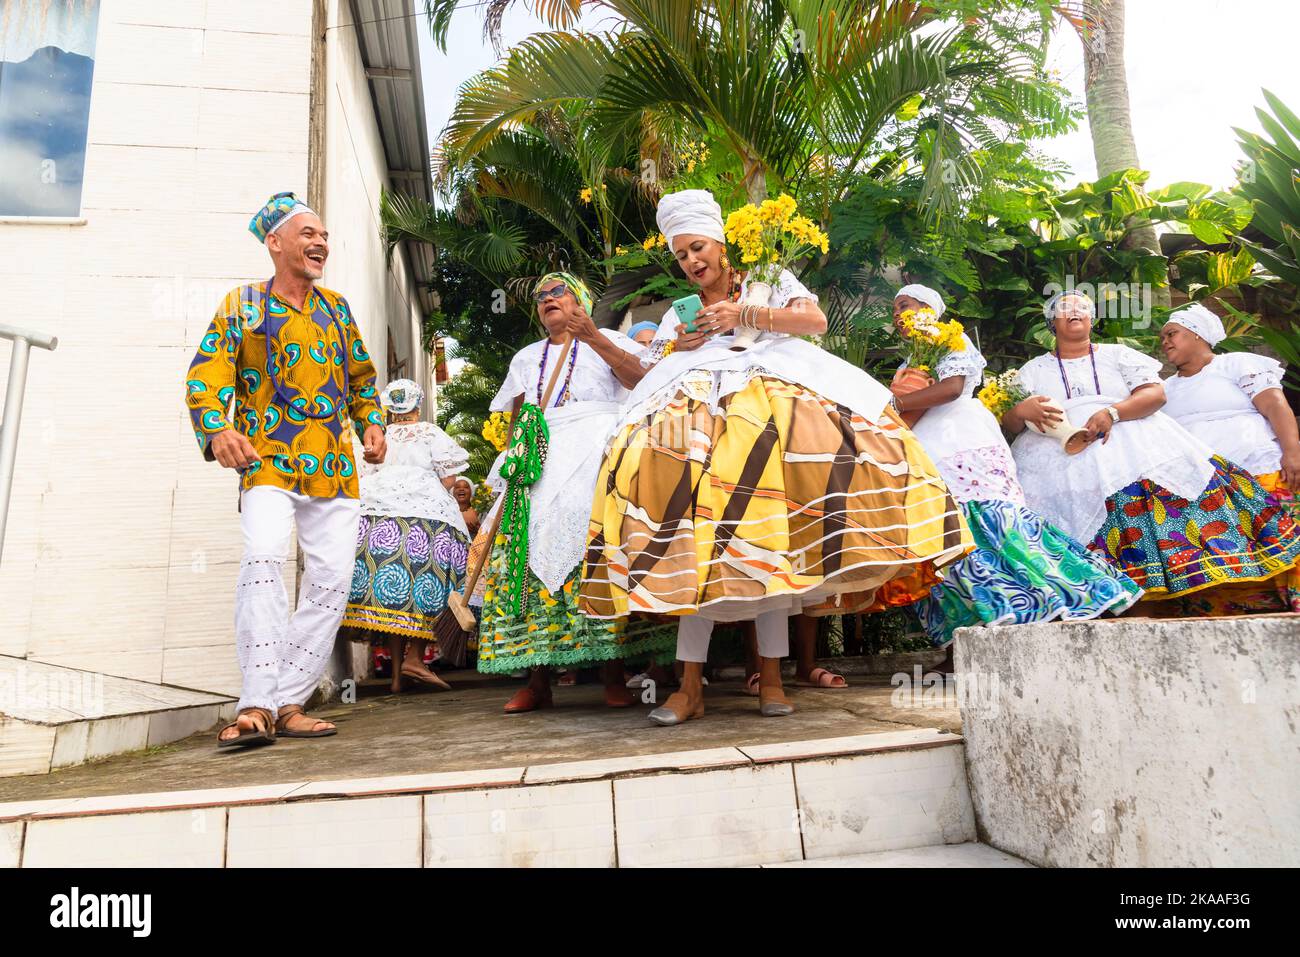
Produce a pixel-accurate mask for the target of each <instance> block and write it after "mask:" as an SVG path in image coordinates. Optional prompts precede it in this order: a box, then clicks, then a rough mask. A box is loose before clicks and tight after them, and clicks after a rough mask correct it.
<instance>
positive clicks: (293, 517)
mask: <svg viewBox="0 0 1300 957" xmlns="http://www.w3.org/2000/svg"><path fill="white" fill-rule="evenodd" d="M248 228H249V231H250V232H252V233H253V235H254V236H255V237H256V238H257V239H258V240H260V241H261V242H262V243H264V244H265V246H266V249H267V251H268V252H269V253H270V256H271V261H272V262H273V263H274V266H275V273H274V275H273V277H272V278H271V280H269V281H266V282H259V283H250V284H247V285H243V286H240V287H238V288H237V289H233V290H231V291H230V292H229V293H228V294H227V295H226V297H225V299H224V301H223V302H222V303H221V306H220V307H219V308H218V309H217V313H216V315H215V316H214V317H213V320H212V324H211V325H210V326H209V327H208V331H207V333H206V334H205V335H204V336H203V339H202V341H201V342H200V344H199V349H198V352H197V353H196V354H195V356H194V361H193V362H192V363H191V364H190V370H189V374H188V377H187V381H186V393H187V394H186V403H187V405H188V406H189V410H190V415H191V418H192V419H193V423H194V431H195V435H196V437H197V438H198V441H199V446H200V448H201V449H202V450H203V454H204V457H205V458H206V459H208V460H209V461H213V460H215V461H217V462H218V463H220V464H221V465H222V466H223V467H225V468H233V469H236V470H238V471H239V472H240V480H239V487H240V526H241V529H242V531H243V536H244V554H243V559H242V561H241V564H240V579H239V584H238V586H237V588H236V593H235V638H236V646H237V649H238V654H239V664H240V670H241V672H242V673H243V691H242V694H241V695H240V701H239V711H240V714H239V718H238V719H237V721H236V722H235V724H232V725H230V726H228V727H226V728H224V729H222V731H221V733H220V735H219V736H218V743H219V745H220V746H227V745H237V746H245V745H250V744H263V743H268V742H269V741H271V740H273V738H274V733H273V731H272V728H271V724H272V722H274V725H275V733H278V734H280V735H282V736H289V737H324V736H328V735H331V734H334V733H335V728H334V726H333V725H332V724H330V723H329V722H327V721H320V720H316V719H313V718H311V717H309V716H307V715H306V714H304V713H303V710H302V706H303V704H304V703H305V702H306V700H307V699H308V698H309V697H310V696H311V693H312V691H313V690H315V687H316V685H317V684H318V683H319V681H320V678H321V675H322V674H324V671H325V668H326V666H327V665H328V663H329V659H330V655H331V652H332V650H333V647H334V638H335V634H336V633H337V631H338V625H339V621H340V620H341V618H342V614H343V610H344V608H345V606H346V604H347V598H348V585H349V582H350V580H351V574H352V563H353V556H354V550H355V546H356V534H357V522H358V517H359V515H360V503H359V502H358V500H357V491H358V490H357V474H356V473H357V469H356V463H355V462H354V461H353V458H352V441H351V429H352V427H354V426H355V428H356V430H357V432H358V433H361V434H362V436H363V439H362V441H363V444H364V446H365V458H366V460H367V461H369V462H382V461H383V458H384V452H385V450H386V443H385V439H384V428H383V416H382V413H381V412H380V409H379V404H378V402H377V399H376V390H375V368H374V365H373V364H372V363H371V361H370V357H369V355H368V354H367V353H366V348H365V345H364V343H363V342H362V341H361V332H360V329H358V327H357V324H356V320H355V317H354V316H353V315H352V311H351V309H350V308H349V307H348V303H347V300H346V299H344V298H343V297H342V296H341V295H339V294H338V293H336V292H334V291H332V290H329V289H325V288H323V287H319V286H316V285H315V283H316V280H318V279H320V278H321V276H322V274H323V268H324V265H325V260H326V259H327V258H328V256H329V233H328V232H326V230H325V227H324V225H323V224H322V223H321V221H320V219H319V217H317V216H316V214H315V213H314V212H313V211H312V210H311V209H310V208H309V207H308V206H307V205H306V204H304V203H302V202H301V201H300V200H298V199H297V198H296V197H295V196H294V195H293V194H292V193H277V194H276V195H275V196H273V197H271V199H270V200H269V201H268V202H267V204H266V205H265V206H264V207H263V208H262V209H260V210H259V211H258V212H257V213H256V215H254V216H253V219H252V221H251V223H250V224H249V227H248ZM232 400H233V402H234V409H233V414H232V420H233V422H232V421H228V420H227V418H226V416H227V409H228V408H229V407H230V404H231V401H232ZM295 522H296V524H297V527H298V543H299V545H300V546H301V547H302V549H303V554H304V557H305V559H306V568H305V574H304V577H303V582H302V591H301V599H300V601H299V604H298V607H297V609H296V611H294V612H293V613H292V614H290V610H289V602H288V598H287V595H286V592H285V585H284V576H283V567H284V562H285V561H286V559H287V558H288V552H289V546H290V541H291V533H292V530H293V525H294V523H295Z"/></svg>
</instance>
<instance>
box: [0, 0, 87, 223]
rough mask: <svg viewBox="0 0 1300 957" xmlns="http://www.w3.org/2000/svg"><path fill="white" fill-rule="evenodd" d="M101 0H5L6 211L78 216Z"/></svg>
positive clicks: (0, 65) (2, 129)
mask: <svg viewBox="0 0 1300 957" xmlns="http://www.w3.org/2000/svg"><path fill="white" fill-rule="evenodd" d="M98 21H99V0H0V216H79V215H80V214H81V187H82V179H83V176H84V174H85V166H86V131H87V126H88V123H89V119H90V87H91V81H92V78H93V76H94V72H95V31H96V27H97V24H98Z"/></svg>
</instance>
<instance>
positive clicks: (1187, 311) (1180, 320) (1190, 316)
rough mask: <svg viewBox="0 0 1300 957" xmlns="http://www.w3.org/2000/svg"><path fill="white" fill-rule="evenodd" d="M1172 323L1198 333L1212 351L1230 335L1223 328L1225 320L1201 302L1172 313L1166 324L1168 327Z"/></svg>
mask: <svg viewBox="0 0 1300 957" xmlns="http://www.w3.org/2000/svg"><path fill="white" fill-rule="evenodd" d="M1171 322H1172V323H1174V324H1175V325H1179V326H1182V327H1183V328H1184V329H1190V330H1191V331H1192V332H1194V333H1196V334H1197V335H1198V336H1200V337H1201V338H1202V339H1204V340H1205V341H1206V342H1208V343H1209V344H1210V348H1211V349H1213V348H1214V347H1215V346H1217V345H1218V344H1219V343H1220V342H1222V341H1223V340H1224V339H1226V338H1228V333H1227V332H1226V331H1225V330H1224V328H1223V320H1222V319H1220V318H1219V317H1218V316H1216V315H1215V314H1214V313H1212V312H1211V311H1210V310H1209V309H1207V308H1205V306H1202V305H1201V304H1200V303H1199V302H1196V303H1192V305H1190V306H1184V307H1183V308H1182V309H1179V310H1178V311H1177V312H1173V313H1170V315H1169V318H1168V319H1166V320H1165V323H1166V325H1167V324H1168V323H1171Z"/></svg>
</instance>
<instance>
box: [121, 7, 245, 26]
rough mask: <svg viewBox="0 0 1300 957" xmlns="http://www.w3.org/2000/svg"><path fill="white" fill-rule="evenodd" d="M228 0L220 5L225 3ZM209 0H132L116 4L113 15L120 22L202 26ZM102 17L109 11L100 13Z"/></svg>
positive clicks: (149, 24)
mask: <svg viewBox="0 0 1300 957" xmlns="http://www.w3.org/2000/svg"><path fill="white" fill-rule="evenodd" d="M225 2H226V0H223V2H222V3H221V4H219V6H220V5H224V3H225ZM207 6H208V3H207V0H131V2H130V3H119V4H114V6H113V9H112V15H113V17H114V18H115V19H116V21H117V22H118V23H137V24H145V25H147V26H166V27H196V28H198V27H202V26H203V25H204V19H203V18H204V10H205V8H206V7H207ZM100 16H101V17H104V16H107V13H102V14H100Z"/></svg>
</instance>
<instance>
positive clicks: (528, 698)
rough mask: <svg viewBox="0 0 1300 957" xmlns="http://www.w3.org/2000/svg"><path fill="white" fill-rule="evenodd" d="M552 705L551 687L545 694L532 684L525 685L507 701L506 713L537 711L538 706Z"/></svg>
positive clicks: (547, 706)
mask: <svg viewBox="0 0 1300 957" xmlns="http://www.w3.org/2000/svg"><path fill="white" fill-rule="evenodd" d="M552 705H553V702H552V701H551V691H550V689H549V688H547V689H546V694H545V695H539V694H538V693H537V692H535V691H534V690H533V689H532V686H530V685H525V686H524V687H522V688H520V689H519V690H518V691H516V692H515V694H514V697H512V698H511V699H510V700H509V701H507V702H506V714H524V713H526V712H528V711H536V710H537V709H538V708H549V707H552Z"/></svg>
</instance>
